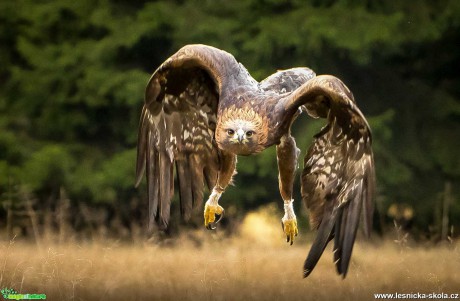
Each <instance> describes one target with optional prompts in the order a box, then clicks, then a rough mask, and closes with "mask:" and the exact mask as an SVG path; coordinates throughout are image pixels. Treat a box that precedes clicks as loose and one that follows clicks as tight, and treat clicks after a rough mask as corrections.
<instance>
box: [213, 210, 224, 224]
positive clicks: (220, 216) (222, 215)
mask: <svg viewBox="0 0 460 301" xmlns="http://www.w3.org/2000/svg"><path fill="white" fill-rule="evenodd" d="M224 214H225V209H222V214H216V216H217V220H216V221H215V222H214V224H215V225H216V224H218V223H219V222H220V220H221V219H222V218H223V217H224Z"/></svg>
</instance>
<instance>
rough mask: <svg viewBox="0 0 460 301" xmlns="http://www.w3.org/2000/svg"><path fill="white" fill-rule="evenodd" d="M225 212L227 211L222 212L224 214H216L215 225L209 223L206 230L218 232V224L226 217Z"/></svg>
mask: <svg viewBox="0 0 460 301" xmlns="http://www.w3.org/2000/svg"><path fill="white" fill-rule="evenodd" d="M224 212H225V210H222V214H216V217H217V220H216V221H215V222H213V223H209V224H208V225H207V226H206V229H208V230H216V229H217V224H218V223H219V222H220V221H221V220H222V218H223V217H224Z"/></svg>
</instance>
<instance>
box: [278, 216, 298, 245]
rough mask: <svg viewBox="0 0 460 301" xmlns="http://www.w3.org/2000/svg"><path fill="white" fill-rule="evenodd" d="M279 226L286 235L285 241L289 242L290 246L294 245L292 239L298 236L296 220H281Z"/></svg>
mask: <svg viewBox="0 0 460 301" xmlns="http://www.w3.org/2000/svg"><path fill="white" fill-rule="evenodd" d="M281 224H282V226H283V231H284V234H286V241H287V242H291V245H292V244H293V243H294V237H295V236H297V234H299V230H298V229H297V219H296V218H295V217H294V218H292V219H282V221H281Z"/></svg>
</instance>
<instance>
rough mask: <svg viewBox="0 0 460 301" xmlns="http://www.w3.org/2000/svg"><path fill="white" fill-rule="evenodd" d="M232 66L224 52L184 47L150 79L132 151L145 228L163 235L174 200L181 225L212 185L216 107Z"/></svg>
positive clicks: (231, 59)
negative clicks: (145, 205)
mask: <svg viewBox="0 0 460 301" xmlns="http://www.w3.org/2000/svg"><path fill="white" fill-rule="evenodd" d="M235 68H238V64H237V62H236V60H235V59H234V57H233V56H232V55H230V54H228V53H227V52H225V51H222V50H219V49H216V48H213V47H210V46H205V45H188V46H185V47H183V48H182V49H180V50H179V51H178V52H177V53H175V54H174V55H173V56H171V57H170V58H169V59H167V60H166V61H165V62H164V63H163V64H162V65H161V66H160V67H159V68H158V69H157V70H156V71H155V73H153V75H152V77H151V78H150V81H149V83H148V85H147V88H146V91H145V104H144V107H143V109H142V114H141V119H140V124H139V135H138V145H137V168H136V186H138V185H139V183H140V182H141V180H142V177H143V174H144V171H146V176H147V194H148V200H149V228H151V227H152V226H153V223H154V221H155V222H156V223H157V224H158V226H159V227H160V229H166V228H167V226H168V223H169V217H170V204H171V199H172V196H173V194H174V167H175V168H176V175H177V179H178V183H179V196H180V208H181V213H182V216H183V217H184V218H185V219H186V220H187V219H189V218H190V217H191V214H192V209H193V208H196V207H197V206H198V205H200V204H201V203H202V199H203V190H204V183H205V182H206V184H207V185H208V187H209V188H212V187H213V186H214V185H215V182H216V179H217V172H218V170H219V165H220V160H219V157H220V155H221V154H220V151H219V149H218V148H217V146H216V143H215V141H214V131H215V129H216V123H217V107H218V102H219V97H220V93H221V91H222V89H223V88H225V85H226V83H227V82H228V81H227V77H228V76H229V74H232V72H233V71H234V69H235Z"/></svg>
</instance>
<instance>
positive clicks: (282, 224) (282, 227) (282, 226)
mask: <svg viewBox="0 0 460 301" xmlns="http://www.w3.org/2000/svg"><path fill="white" fill-rule="evenodd" d="M281 229H283V232H284V223H283V221H281Z"/></svg>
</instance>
